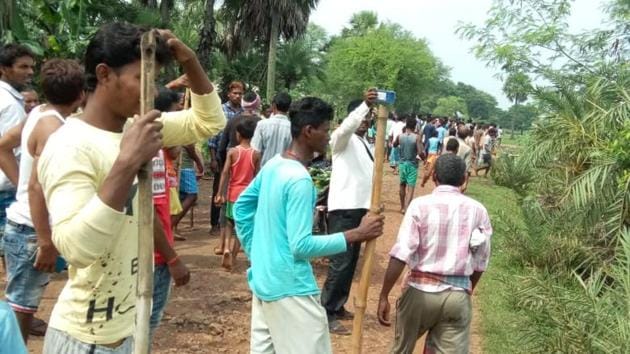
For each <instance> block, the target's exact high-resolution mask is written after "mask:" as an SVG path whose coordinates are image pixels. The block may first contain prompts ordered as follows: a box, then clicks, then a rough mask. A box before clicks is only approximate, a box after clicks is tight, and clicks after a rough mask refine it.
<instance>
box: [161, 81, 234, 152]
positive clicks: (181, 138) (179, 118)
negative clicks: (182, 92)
mask: <svg viewBox="0 0 630 354" xmlns="http://www.w3.org/2000/svg"><path fill="white" fill-rule="evenodd" d="M190 103H191V104H190V108H189V109H187V110H185V111H179V112H167V113H163V114H162V117H161V118H160V121H161V122H162V124H163V125H164V127H163V129H162V136H163V138H162V139H163V141H164V146H178V145H188V144H194V143H196V142H198V141H201V140H205V139H208V138H209V137H211V136H213V135H216V134H217V133H219V132H220V131H221V130H222V129H223V128H224V127H225V122H226V120H225V115H224V114H223V108H222V107H221V100H220V99H219V95H218V94H217V91H216V90H213V91H212V92H210V93H208V94H205V95H197V94H195V93H192V92H191V94H190Z"/></svg>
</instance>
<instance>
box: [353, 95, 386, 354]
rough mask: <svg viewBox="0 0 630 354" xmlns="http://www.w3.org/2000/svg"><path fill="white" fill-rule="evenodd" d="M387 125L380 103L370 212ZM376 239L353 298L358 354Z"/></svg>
mask: <svg viewBox="0 0 630 354" xmlns="http://www.w3.org/2000/svg"><path fill="white" fill-rule="evenodd" d="M386 126H387V107H386V106H384V105H380V106H379V108H378V115H377V120H376V142H375V146H376V147H375V150H376V151H375V153H374V175H373V176H372V199H371V201H370V212H371V213H374V214H378V213H380V208H381V187H382V185H383V161H384V160H385V129H386ZM375 248H376V239H372V240H370V241H368V242H367V244H366V246H365V252H364V256H363V257H364V261H363V268H362V269H361V280H360V281H359V294H358V296H357V297H355V298H354V308H355V313H354V322H353V323H352V327H353V328H352V353H353V354H360V353H361V349H362V345H363V343H362V341H363V316H364V315H365V308H366V303H367V295H368V288H369V287H370V276H371V274H372V263H373V262H374V249H375Z"/></svg>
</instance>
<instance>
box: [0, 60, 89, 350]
mask: <svg viewBox="0 0 630 354" xmlns="http://www.w3.org/2000/svg"><path fill="white" fill-rule="evenodd" d="M40 80H41V84H42V90H43V91H44V94H45V95H46V99H47V101H48V102H49V103H47V104H43V105H40V106H37V107H35V108H34V109H33V110H32V111H31V114H30V115H29V117H28V119H27V120H26V123H25V124H24V126H23V127H22V126H21V125H18V126H16V127H14V128H13V129H12V130H11V131H10V132H9V133H7V134H6V135H5V136H3V137H2V139H0V150H1V152H2V156H7V155H8V156H13V155H12V151H13V149H14V148H17V147H21V151H22V153H21V158H20V162H19V166H20V168H19V177H18V182H17V193H16V201H15V202H13V203H12V204H11V206H9V207H8V208H7V210H6V213H7V225H6V226H5V228H4V230H5V236H4V240H3V241H4V250H5V257H6V265H7V287H6V291H5V295H6V297H7V302H8V303H9V305H10V306H11V308H12V309H13V311H14V312H15V315H16V318H17V320H18V323H19V325H20V330H21V331H22V337H23V338H24V342H27V340H28V336H29V333H30V331H31V324H32V322H33V315H34V314H35V312H37V308H38V307H39V303H40V300H41V298H42V295H43V293H44V289H45V288H46V285H47V284H48V280H49V275H48V273H50V272H53V271H55V264H56V261H57V256H58V252H57V249H55V246H54V245H53V243H52V240H51V235H50V224H49V222H48V210H47V209H46V205H45V201H44V199H43V195H42V194H41V187H40V186H39V185H38V184H36V183H34V181H36V180H32V179H31V178H32V176H31V174H32V171H35V173H36V171H37V170H36V167H37V159H38V158H39V155H40V154H41V152H42V150H43V148H44V146H45V144H46V141H47V140H48V137H49V136H50V135H51V134H52V133H53V132H54V131H56V130H57V129H58V128H59V127H61V126H62V125H63V124H64V122H65V118H66V117H67V116H69V115H70V114H72V113H73V112H74V111H75V110H76V109H77V108H78V107H79V105H80V104H81V102H82V101H83V86H84V76H83V68H82V67H81V66H80V65H79V63H77V62H75V61H73V60H61V59H51V60H48V61H46V63H44V65H43V66H42V69H41V73H40ZM12 137H15V138H13V139H11V138H12ZM7 140H12V141H10V142H9V143H8V144H5V142H6V141H7ZM44 328H45V324H44ZM39 333H41V332H39ZM41 335H43V333H41Z"/></svg>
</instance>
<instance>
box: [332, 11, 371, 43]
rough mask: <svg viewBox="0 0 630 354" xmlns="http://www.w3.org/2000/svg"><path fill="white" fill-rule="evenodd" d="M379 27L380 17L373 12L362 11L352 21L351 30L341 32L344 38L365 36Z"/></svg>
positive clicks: (353, 16) (345, 29)
mask: <svg viewBox="0 0 630 354" xmlns="http://www.w3.org/2000/svg"><path fill="white" fill-rule="evenodd" d="M377 26H378V15H377V14H376V12H373V11H361V12H358V13H356V14H354V15H352V18H351V19H350V28H344V29H343V30H341V36H342V37H352V36H363V35H365V34H367V33H368V32H370V31H372V30H374V29H376V27H377Z"/></svg>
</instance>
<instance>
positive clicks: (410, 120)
mask: <svg viewBox="0 0 630 354" xmlns="http://www.w3.org/2000/svg"><path fill="white" fill-rule="evenodd" d="M417 124H418V122H416V118H414V117H412V116H409V117H407V119H406V120H405V128H407V129H411V130H413V129H416V125H417Z"/></svg>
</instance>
